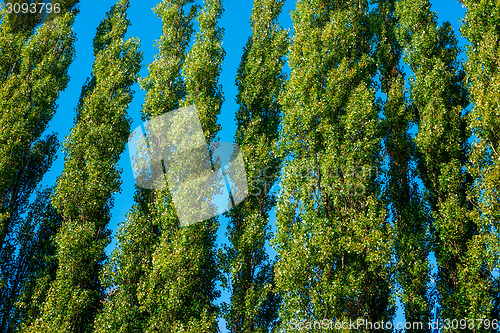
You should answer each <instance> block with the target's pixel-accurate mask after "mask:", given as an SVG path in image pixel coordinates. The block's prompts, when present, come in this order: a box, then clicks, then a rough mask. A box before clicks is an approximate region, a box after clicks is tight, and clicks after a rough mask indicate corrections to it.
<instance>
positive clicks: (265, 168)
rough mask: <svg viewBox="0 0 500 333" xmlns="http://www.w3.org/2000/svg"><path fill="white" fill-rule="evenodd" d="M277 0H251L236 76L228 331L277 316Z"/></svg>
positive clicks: (281, 37) (280, 50) (252, 327)
mask: <svg viewBox="0 0 500 333" xmlns="http://www.w3.org/2000/svg"><path fill="white" fill-rule="evenodd" d="M282 6H283V1H274V0H256V1H254V4H253V11H252V16H251V19H250V22H251V26H252V36H251V37H250V38H249V40H248V42H247V45H246V47H245V49H244V53H243V57H242V60H241V63H240V67H239V69H238V74H237V76H236V84H237V86H238V90H239V93H238V96H237V101H238V103H239V104H240V108H239V110H238V112H237V114H236V121H237V123H238V128H237V131H236V143H237V144H238V145H239V146H240V148H241V151H242V153H243V156H244V158H245V169H246V173H247V180H248V188H249V192H250V193H249V196H248V197H247V198H246V199H245V201H244V202H242V203H241V204H240V205H238V206H237V207H235V208H234V209H233V210H232V211H230V212H229V213H228V216H229V217H230V218H231V222H230V224H229V226H228V231H227V234H228V238H229V241H230V245H228V246H226V249H225V253H224V255H223V256H222V258H221V259H222V267H224V271H225V274H226V275H227V276H228V279H227V280H226V282H225V283H224V284H223V286H224V287H226V288H229V289H230V290H231V302H230V304H225V306H224V307H225V309H224V312H225V314H224V317H225V319H226V322H227V328H228V329H229V330H230V332H270V331H271V329H272V327H273V326H274V324H275V321H276V320H277V308H278V305H279V303H278V301H279V298H278V297H277V295H275V294H274V292H273V290H272V288H273V284H274V281H273V269H272V265H271V263H270V262H269V258H268V257H269V256H268V254H267V253H266V251H265V245H266V242H268V241H269V239H270V238H271V232H270V226H269V210H270V209H271V208H272V207H273V206H274V204H275V197H274V195H273V194H270V193H269V192H270V190H271V188H272V187H273V185H274V184H275V182H276V179H277V177H278V175H279V170H280V166H281V165H280V164H281V160H280V158H279V157H278V156H277V152H276V148H277V147H276V141H277V139H278V126H279V123H280V116H281V115H280V108H279V105H278V97H279V94H280V92H281V91H282V88H283V84H284V80H285V76H284V74H283V73H282V68H283V63H284V59H283V57H284V55H285V53H286V51H287V48H288V34H287V32H286V31H284V30H283V29H281V28H280V26H279V24H278V23H277V19H278V16H279V14H280V12H281V8H282Z"/></svg>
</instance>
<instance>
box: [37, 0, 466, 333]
mask: <svg viewBox="0 0 500 333" xmlns="http://www.w3.org/2000/svg"><path fill="white" fill-rule="evenodd" d="M158 1H159V0H141V1H139V0H131V5H130V8H129V11H128V17H129V19H130V20H131V23H132V26H131V27H130V28H129V30H128V36H134V37H138V38H139V39H140V41H141V50H142V51H143V52H144V60H143V68H142V70H141V72H140V75H141V76H143V77H144V76H146V75H147V64H149V63H150V62H151V61H152V60H153V58H154V55H155V53H156V51H157V50H156V47H154V46H153V43H154V41H155V40H156V39H157V38H158V37H159V36H160V34H161V21H160V19H158V18H157V17H156V15H155V14H154V13H153V12H152V10H151V9H152V8H153V7H154V6H155V5H156V4H157V3H158ZM431 3H432V6H433V7H432V9H433V10H434V11H437V13H438V18H439V22H440V23H442V22H443V21H450V23H451V24H452V25H453V26H454V28H455V32H456V33H457V34H458V35H459V31H458V29H459V27H460V24H461V21H460V20H461V18H462V17H463V16H464V14H465V9H464V8H463V7H462V6H461V4H460V3H458V0H441V1H437V0H431ZM113 4H114V1H108V0H101V1H97V0H85V1H82V2H81V4H80V13H79V14H78V16H77V18H76V21H75V26H74V29H75V32H76V35H77V38H78V40H77V42H76V44H75V46H76V58H75V60H74V62H73V64H72V65H71V67H70V70H69V75H70V77H71V81H70V83H69V85H68V87H67V89H66V90H65V91H64V92H63V93H62V94H61V96H60V98H59V101H58V104H59V107H58V111H57V113H56V115H55V116H54V119H53V120H52V122H51V124H50V127H49V129H48V132H49V133H50V132H57V133H58V137H59V140H60V142H61V143H62V142H63V141H64V138H65V136H67V135H68V134H69V131H70V129H71V127H72V125H73V118H74V117H75V106H76V104H77V102H78V98H79V96H80V91H81V87H82V85H83V84H84V83H85V81H86V79H87V77H88V76H89V75H90V73H91V71H92V63H93V61H94V58H93V54H92V39H93V37H94V34H95V31H96V28H97V26H98V24H99V22H100V21H101V20H102V19H103V17H104V14H105V13H106V11H108V10H109V9H110V7H111V6H112V5H113ZM223 4H224V7H225V11H224V13H223V16H222V19H221V21H220V26H221V27H222V28H224V29H225V34H224V40H223V47H224V49H225V51H226V57H225V60H224V63H223V66H222V73H221V77H220V83H221V84H222V87H223V92H224V96H225V102H224V104H223V106H222V113H221V114H220V116H219V120H218V122H219V124H221V125H222V130H221V132H220V133H219V138H220V140H221V141H225V142H232V141H233V136H234V133H235V131H236V122H235V120H234V115H235V112H236V110H237V108H238V107H237V104H236V102H235V97H236V93H237V89H236V86H235V84H234V78H235V75H236V71H237V68H238V65H239V62H240V57H241V54H242V49H243V46H244V45H245V43H246V40H247V38H248V37H249V36H250V33H251V30H250V22H249V19H250V12H251V9H252V1H250V0H237V1H227V0H226V1H225V2H224V3H223ZM294 7H295V1H294V0H287V1H286V3H285V6H284V9H283V13H282V15H281V18H280V23H281V25H282V26H283V27H284V28H285V29H288V28H291V27H292V20H291V17H290V11H291V10H293V9H294ZM459 41H460V44H461V45H462V46H463V45H465V40H464V39H463V38H461V37H460V38H459ZM409 74H410V73H409ZM134 89H135V95H134V99H133V101H132V103H131V104H130V107H129V115H130V117H131V119H132V120H133V122H132V125H131V128H132V129H133V128H136V127H137V126H139V125H140V124H141V120H140V110H141V105H142V102H143V99H144V92H143V91H142V90H141V89H140V87H139V85H138V84H136V85H135V86H134ZM63 166H64V155H63V154H62V153H61V152H60V151H59V153H58V158H57V160H56V161H55V162H54V164H53V166H52V168H51V170H50V171H49V172H48V173H47V175H46V176H45V178H44V181H43V184H44V185H49V186H50V185H53V184H54V183H55V182H56V180H57V177H58V176H59V175H60V174H61V172H62V169H63ZM119 166H120V167H121V168H122V169H123V173H122V180H123V184H122V191H121V192H120V193H118V194H116V195H115V199H114V202H115V204H114V208H113V210H112V219H111V222H110V225H109V227H110V228H111V229H112V230H113V231H114V232H116V229H117V226H118V224H119V223H121V222H123V221H125V215H126V213H127V211H128V210H129V209H130V207H131V206H132V205H133V194H134V178H133V173H132V170H131V168H130V162H129V153H128V151H125V152H124V154H123V155H122V158H121V160H120V162H119ZM273 215H274V214H272V216H273ZM220 222H221V228H220V230H219V239H218V242H219V244H220V243H223V242H225V237H224V236H223V234H224V232H225V229H226V226H227V221H226V219H225V218H224V217H222V218H221V219H220ZM115 244H116V243H115V240H113V242H112V243H111V245H110V246H109V247H108V252H110V251H111V250H112V248H113V247H114V246H115ZM273 252H274V251H271V253H270V254H271V255H274V253H273ZM227 299H228V294H227V293H223V296H222V298H221V300H226V301H227ZM219 301H220V300H219ZM401 319H402V312H401V309H400V310H399V311H398V315H397V318H396V320H397V321H398V320H399V321H400V320H401ZM221 328H222V331H223V332H225V331H226V330H225V327H224V325H223V324H222V323H221Z"/></svg>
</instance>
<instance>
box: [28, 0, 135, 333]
mask: <svg viewBox="0 0 500 333" xmlns="http://www.w3.org/2000/svg"><path fill="white" fill-rule="evenodd" d="M128 5H129V2H128V1H127V0H120V1H119V2H117V3H116V4H115V5H114V6H113V7H112V9H111V10H110V11H109V12H108V13H107V14H106V17H105V18H104V20H103V21H102V22H101V24H100V25H99V27H98V28H97V33H96V36H95V38H94V43H93V45H94V56H95V61H94V65H93V68H92V76H91V77H90V79H89V81H88V82H87V84H86V85H85V86H84V87H83V89H82V95H81V98H80V102H79V104H78V107H77V116H76V123H75V126H74V127H73V129H72V130H71V133H70V135H69V137H68V138H67V140H66V142H65V143H64V150H65V153H66V157H65V164H64V170H63V173H62V175H61V176H60V177H59V179H58V182H57V185H56V188H55V194H54V199H53V205H54V207H55V208H56V210H57V212H58V213H59V214H61V216H62V218H63V222H62V226H61V228H60V231H59V233H58V235H57V245H58V259H59V263H58V270H57V277H56V280H55V281H54V283H53V284H52V286H51V289H50V292H49V295H48V297H47V301H46V302H45V304H44V306H43V309H42V314H41V316H40V318H39V319H37V321H36V322H35V323H34V324H33V325H32V326H31V327H30V328H29V330H28V331H29V332H53V331H56V330H57V331H62V332H91V331H92V327H93V323H94V318H95V315H96V312H97V310H98V309H99V308H100V307H101V301H102V298H103V292H104V290H103V286H102V285H101V282H100V281H99V274H100V271H101V267H102V261H103V259H104V257H105V253H104V248H105V246H106V245H107V244H108V243H109V241H110V231H109V230H108V229H107V224H108V222H109V219H110V209H111V207H112V195H113V194H114V193H115V192H117V191H118V190H119V187H120V171H119V170H118V168H117V166H116V164H117V163H118V160H119V158H120V155H121V153H122V152H123V150H124V149H125V144H126V142H127V138H128V135H129V131H130V128H129V127H130V124H129V119H128V117H127V114H126V110H127V107H128V104H129V103H130V101H131V100H132V90H131V85H132V84H133V83H134V82H136V79H137V73H138V71H139V69H140V62H141V57H142V56H141V53H140V52H138V47H139V46H138V41H137V40H136V39H134V38H131V39H128V40H126V41H124V35H125V33H126V31H127V27H128V25H129V21H128V20H127V18H126V10H127V8H128Z"/></svg>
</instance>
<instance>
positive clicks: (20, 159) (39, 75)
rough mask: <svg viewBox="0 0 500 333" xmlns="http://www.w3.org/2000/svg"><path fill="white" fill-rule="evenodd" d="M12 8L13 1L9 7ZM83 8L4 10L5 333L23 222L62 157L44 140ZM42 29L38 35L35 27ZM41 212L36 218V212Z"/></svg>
mask: <svg viewBox="0 0 500 333" xmlns="http://www.w3.org/2000/svg"><path fill="white" fill-rule="evenodd" d="M11 3H14V2H11ZM76 3H77V1H66V2H63V3H60V12H59V13H58V14H55V13H54V14H51V15H48V16H47V17H46V18H45V20H44V21H43V22H42V15H41V14H33V15H17V14H13V13H10V14H9V13H7V12H6V10H5V9H3V10H2V12H1V15H2V23H1V25H0V48H1V49H2V52H1V55H0V57H1V65H0V72H1V74H0V82H1V84H0V128H1V129H2V131H1V132H0V330H2V331H4V330H10V329H11V324H8V323H9V322H12V318H10V317H11V315H12V313H11V311H13V306H14V303H15V300H16V299H17V297H18V296H19V292H21V289H20V288H21V287H20V286H21V285H22V284H23V276H26V274H29V273H28V272H26V269H27V266H26V265H25V264H24V261H25V260H26V259H27V257H25V256H24V254H23V253H20V252H19V251H20V249H21V247H22V244H21V243H23V242H24V241H25V240H23V239H22V238H23V237H27V236H26V235H24V236H23V235H22V233H23V231H22V230H23V224H24V223H25V220H24V219H23V215H24V214H25V213H26V212H27V210H28V207H29V200H30V197H31V196H32V194H33V193H34V191H35V188H36V187H37V185H38V184H39V182H40V181H41V179H42V177H43V175H44V174H45V172H46V171H47V170H48V169H49V168H50V166H51V164H52V161H53V160H54V158H55V152H56V150H57V139H56V135H55V134H49V135H47V136H45V137H43V138H42V134H43V132H44V131H45V130H46V128H47V126H48V122H49V121H50V119H52V116H53V115H54V112H55V110H56V107H57V105H56V100H57V98H58V96H59V93H60V92H61V91H62V90H63V89H64V88H65V87H66V85H67V83H68V75H67V70H68V67H69V65H70V64H71V62H72V60H73V56H74V47H73V43H74V39H75V38H74V33H73V30H72V24H73V21H74V17H75V15H76V12H77V11H76V10H75V9H73V7H74V5H75V4H76ZM37 25H38V29H37V30H36V32H34V29H35V27H36V26H37ZM35 213H36V212H35Z"/></svg>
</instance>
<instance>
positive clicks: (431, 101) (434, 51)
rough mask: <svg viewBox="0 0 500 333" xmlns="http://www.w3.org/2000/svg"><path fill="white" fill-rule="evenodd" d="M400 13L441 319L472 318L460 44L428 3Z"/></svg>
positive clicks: (402, 5) (402, 6)
mask: <svg viewBox="0 0 500 333" xmlns="http://www.w3.org/2000/svg"><path fill="white" fill-rule="evenodd" d="M396 13H397V16H398V18H399V22H400V25H399V27H398V30H397V35H398V41H399V42H400V43H401V45H402V47H403V49H404V51H405V62H406V63H407V64H408V65H409V66H410V68H411V70H412V71H413V73H414V76H413V77H412V78H411V80H410V83H411V93H410V95H411V100H412V105H411V107H412V108H413V109H414V110H415V114H416V120H417V124H418V133H417V135H416V138H415V144H416V147H417V154H418V155H417V156H418V171H419V176H420V178H421V179H422V182H423V184H424V187H425V197H424V198H425V200H426V204H427V205H428V207H429V208H430V213H429V217H430V218H431V219H432V226H431V228H432V231H433V237H434V240H433V243H434V244H433V250H434V252H435V255H436V260H437V263H438V264H439V268H438V277H437V290H438V292H439V299H440V304H441V306H442V309H443V310H442V316H443V318H450V319H462V318H474V317H471V314H470V313H468V311H467V310H466V308H467V307H466V306H465V305H464V303H465V299H464V294H463V292H462V288H463V287H462V286H463V281H462V278H461V273H460V272H461V269H462V266H463V265H464V264H465V263H466V261H467V259H466V257H465V254H466V252H467V248H468V241H469V240H470V239H471V238H472V236H473V234H475V233H476V231H475V228H474V226H473V224H472V223H471V221H470V218H469V204H468V203H467V200H466V189H467V187H468V186H469V185H470V184H469V179H468V178H469V177H468V175H467V173H466V172H464V167H465V165H466V153H467V143H466V141H467V139H468V137H469V133H468V131H466V116H463V115H462V114H463V113H464V109H465V108H466V106H467V105H468V101H467V96H466V89H465V87H464V83H463V78H464V74H463V71H462V70H461V69H460V66H459V63H458V61H457V57H458V55H459V48H458V46H457V40H456V37H455V35H454V33H453V31H452V27H451V25H450V24H449V23H444V24H443V25H442V26H441V27H438V26H437V23H436V16H435V14H434V13H433V12H431V10H430V3H429V1H426V0H421V1H401V2H398V4H397V6H396Z"/></svg>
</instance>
